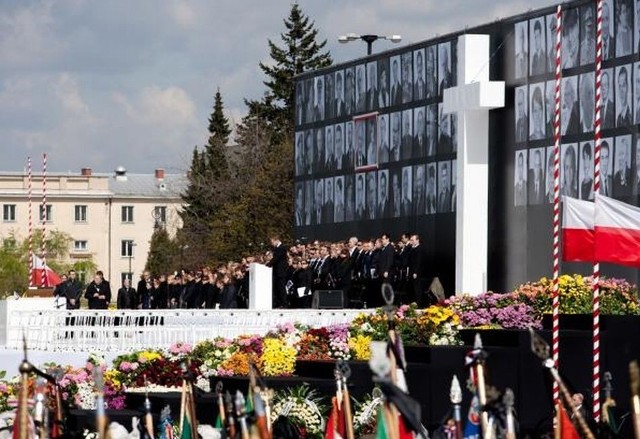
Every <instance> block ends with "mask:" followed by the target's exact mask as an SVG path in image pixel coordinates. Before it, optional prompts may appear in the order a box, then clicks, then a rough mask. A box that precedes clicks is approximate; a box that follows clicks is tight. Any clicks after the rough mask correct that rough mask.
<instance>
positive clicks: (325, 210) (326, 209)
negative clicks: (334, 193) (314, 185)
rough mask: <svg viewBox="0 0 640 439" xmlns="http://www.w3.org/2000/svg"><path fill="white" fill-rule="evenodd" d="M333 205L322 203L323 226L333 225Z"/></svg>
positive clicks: (330, 202) (331, 202) (331, 203)
mask: <svg viewBox="0 0 640 439" xmlns="http://www.w3.org/2000/svg"><path fill="white" fill-rule="evenodd" d="M333 214H334V205H333V201H329V202H327V203H324V205H323V206H322V222H323V223H324V224H331V223H333Z"/></svg>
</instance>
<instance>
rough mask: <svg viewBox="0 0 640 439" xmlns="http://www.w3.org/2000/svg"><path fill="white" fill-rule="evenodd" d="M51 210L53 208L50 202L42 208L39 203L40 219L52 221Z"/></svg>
mask: <svg viewBox="0 0 640 439" xmlns="http://www.w3.org/2000/svg"><path fill="white" fill-rule="evenodd" d="M45 211H46V213H45ZM52 211H53V209H52V206H51V204H47V205H46V206H45V208H44V209H43V208H42V205H40V221H46V222H51V221H53V215H52V213H51V212H52ZM43 217H44V218H43Z"/></svg>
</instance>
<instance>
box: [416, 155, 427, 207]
mask: <svg viewBox="0 0 640 439" xmlns="http://www.w3.org/2000/svg"><path fill="white" fill-rule="evenodd" d="M413 185H414V188H413V206H414V211H413V212H414V214H415V215H424V214H425V213H427V201H426V198H425V194H424V189H425V187H424V165H420V166H418V167H417V168H416V177H415V180H414V181H413Z"/></svg>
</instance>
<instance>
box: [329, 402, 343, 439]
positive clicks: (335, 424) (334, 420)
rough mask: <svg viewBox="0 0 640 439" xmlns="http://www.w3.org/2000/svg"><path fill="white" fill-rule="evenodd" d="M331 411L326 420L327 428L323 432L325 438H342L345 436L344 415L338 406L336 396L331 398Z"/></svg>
mask: <svg viewBox="0 0 640 439" xmlns="http://www.w3.org/2000/svg"><path fill="white" fill-rule="evenodd" d="M331 403H332V407H331V413H330V414H329V419H328V420H327V428H326V431H325V434H324V437H325V439H342V438H344V437H345V436H346V434H345V424H344V415H343V414H342V411H341V410H340V407H338V398H336V397H335V396H334V397H333V398H331Z"/></svg>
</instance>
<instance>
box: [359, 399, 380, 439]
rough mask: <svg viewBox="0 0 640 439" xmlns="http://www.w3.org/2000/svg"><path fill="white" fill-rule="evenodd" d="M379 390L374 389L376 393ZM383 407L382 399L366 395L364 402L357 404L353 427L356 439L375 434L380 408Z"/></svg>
mask: <svg viewBox="0 0 640 439" xmlns="http://www.w3.org/2000/svg"><path fill="white" fill-rule="evenodd" d="M375 392H379V390H376V389H374V393H375ZM381 405H382V398H381V397H380V396H374V394H369V395H365V397H364V400H363V401H362V402H358V401H356V402H355V406H354V408H355V412H354V414H353V427H354V433H355V435H356V437H361V436H363V435H367V434H375V433H376V427H377V424H378V418H377V413H378V408H379V407H380V406H381Z"/></svg>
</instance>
